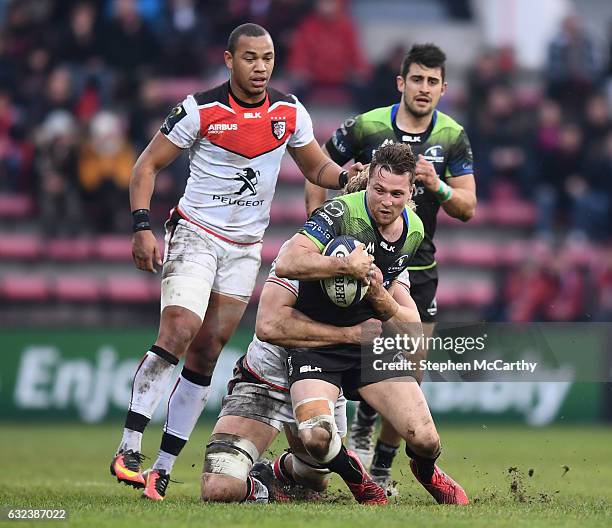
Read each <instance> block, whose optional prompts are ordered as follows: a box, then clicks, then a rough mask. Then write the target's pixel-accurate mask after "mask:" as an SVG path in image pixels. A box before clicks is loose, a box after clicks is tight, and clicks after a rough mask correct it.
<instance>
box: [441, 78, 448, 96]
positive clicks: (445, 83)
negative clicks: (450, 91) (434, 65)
mask: <svg viewBox="0 0 612 528" xmlns="http://www.w3.org/2000/svg"><path fill="white" fill-rule="evenodd" d="M447 87H448V83H447V82H446V81H444V82H443V83H442V91H441V92H440V97H442V96H443V95H444V94H445V93H446V88H447Z"/></svg>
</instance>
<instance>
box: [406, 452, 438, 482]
mask: <svg viewBox="0 0 612 528" xmlns="http://www.w3.org/2000/svg"><path fill="white" fill-rule="evenodd" d="M406 454H407V455H408V456H409V457H410V458H411V459H412V460H414V462H415V464H416V467H417V472H418V474H419V479H420V480H421V481H422V482H424V483H425V484H429V483H430V482H431V477H432V476H433V474H434V466H435V464H436V460H437V459H438V456H440V455H439V454H438V456H436V457H435V458H425V457H422V456H419V455H417V454H415V453H413V452H412V450H411V449H410V448H409V447H408V445H406Z"/></svg>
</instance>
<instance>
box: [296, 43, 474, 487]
mask: <svg viewBox="0 0 612 528" xmlns="http://www.w3.org/2000/svg"><path fill="white" fill-rule="evenodd" d="M445 60H446V56H445V54H444V52H442V50H440V49H439V48H438V47H437V46H435V45H434V44H420V45H415V46H413V47H412V49H411V50H410V51H409V52H408V54H407V55H406V57H405V58H404V60H403V62H402V66H401V71H400V75H398V76H397V89H398V91H399V92H400V93H401V94H402V96H401V100H400V102H399V103H396V104H394V105H392V106H388V107H384V108H376V109H373V110H371V111H369V112H366V113H364V114H361V115H358V116H356V117H354V118H350V119H347V120H346V121H345V122H344V123H343V125H342V126H341V127H340V128H339V129H338V130H336V132H335V133H334V134H333V136H332V137H331V138H330V139H329V141H327V143H326V144H325V149H326V150H327V152H328V154H329V156H330V157H331V158H332V159H333V160H334V161H336V162H337V163H338V164H340V165H342V164H344V163H346V162H348V161H349V160H351V159H354V160H355V161H361V162H362V163H368V162H369V161H370V160H371V158H372V152H373V151H374V150H376V149H377V148H378V147H379V146H380V145H384V144H387V143H390V142H401V143H408V144H409V145H410V146H411V147H412V150H413V152H414V153H415V154H416V155H417V156H418V161H417V168H416V174H417V184H416V191H415V193H414V196H413V199H414V201H415V203H416V204H417V210H416V211H417V214H418V215H419V217H420V218H421V220H422V221H423V225H424V227H425V240H424V241H423V243H422V244H421V246H420V247H419V250H418V251H417V253H416V255H415V257H414V258H413V259H412V261H411V262H410V265H409V267H408V269H409V270H410V283H411V289H410V294H411V296H412V298H413V299H414V301H415V303H416V305H417V307H418V309H419V314H420V315H421V320H422V321H423V322H425V323H433V322H434V321H435V320H436V314H437V304H436V289H437V285H438V272H437V268H436V260H435V250H436V248H435V245H434V241H433V239H434V234H435V231H436V217H437V214H438V210H439V209H440V207H442V208H443V209H444V211H445V212H446V213H447V214H449V215H450V216H453V217H455V218H459V219H461V220H463V221H468V220H469V219H470V218H472V216H474V212H475V208H476V184H475V180H474V174H473V166H472V150H471V148H470V143H469V140H468V138H467V135H466V133H465V130H464V129H463V127H461V126H460V125H459V124H458V123H457V122H456V121H454V120H453V119H452V118H451V117H449V116H448V115H446V114H444V113H442V112H440V111H439V110H436V106H437V104H438V102H439V100H440V98H441V97H442V96H443V95H444V92H445V91H446V86H447V83H446V81H445ZM306 197H307V208H308V209H309V211H310V210H312V209H314V208H315V207H317V206H318V205H319V204H320V203H322V201H323V200H325V190H324V189H321V188H320V187H316V186H314V185H309V184H308V183H307V189H306ZM425 331H426V332H427V333H430V332H431V331H432V327H431V325H427V327H426V328H425ZM375 422H376V413H375V411H374V410H373V409H372V408H371V407H369V406H368V405H367V404H363V403H361V404H360V405H359V407H358V410H357V413H356V418H355V420H354V422H353V425H352V427H351V432H350V435H349V446H350V447H351V448H353V449H354V450H355V451H356V452H357V453H358V454H359V455H360V457H361V459H362V462H363V463H364V464H365V465H366V466H368V465H369V464H370V462H372V457H373V455H374V462H373V465H372V476H373V477H374V478H375V479H376V480H377V481H378V482H379V483H381V484H383V485H385V484H387V483H389V482H390V481H391V478H390V477H391V464H392V461H393V457H394V456H395V453H396V452H397V447H398V445H399V442H400V438H399V436H398V435H396V434H395V433H394V431H392V429H391V428H390V427H388V426H387V425H386V424H385V423H384V421H383V426H382V429H381V434H380V437H379V441H378V442H377V445H376V450H375V451H374V450H373V449H372V436H373V432H374V425H375Z"/></svg>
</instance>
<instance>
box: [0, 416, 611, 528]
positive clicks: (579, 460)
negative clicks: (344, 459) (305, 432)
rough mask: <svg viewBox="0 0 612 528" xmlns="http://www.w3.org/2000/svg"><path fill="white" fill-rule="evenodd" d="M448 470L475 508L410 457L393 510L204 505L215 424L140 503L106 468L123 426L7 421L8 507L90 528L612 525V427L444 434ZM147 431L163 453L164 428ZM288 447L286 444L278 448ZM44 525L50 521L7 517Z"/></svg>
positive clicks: (150, 449) (349, 505)
mask: <svg viewBox="0 0 612 528" xmlns="http://www.w3.org/2000/svg"><path fill="white" fill-rule="evenodd" d="M439 429H440V434H441V437H442V441H443V445H444V451H443V456H442V458H441V461H440V465H441V466H442V468H443V469H444V470H445V471H447V472H448V473H449V474H450V475H452V476H453V477H454V478H455V479H456V480H458V481H459V482H461V484H462V485H463V486H464V488H465V489H466V491H467V493H468V495H469V497H470V499H471V501H472V504H471V505H469V506H467V507H463V508H459V507H449V506H445V507H440V506H438V505H437V504H435V503H434V501H433V499H431V497H430V496H429V495H428V494H427V493H426V492H425V490H423V488H421V486H420V485H419V484H418V483H417V482H416V481H415V480H414V478H413V477H412V474H411V473H410V469H409V468H408V464H407V463H406V457H405V456H404V455H400V456H398V463H397V464H396V466H395V468H394V471H395V473H394V476H395V478H396V479H397V480H398V482H399V489H400V493H401V496H400V497H399V498H397V499H396V500H392V502H391V503H390V505H389V506H387V507H363V506H359V505H358V504H356V503H354V502H353V500H352V497H351V496H350V495H349V493H348V491H347V490H346V489H345V488H344V485H343V483H342V482H341V481H340V480H339V479H337V477H334V480H333V481H332V486H331V489H332V492H331V494H330V497H329V500H327V501H325V502H321V503H291V504H270V505H255V504H229V505H228V504H215V505H210V504H206V505H204V504H201V503H200V502H199V500H198V496H199V475H200V470H201V466H202V457H203V449H204V447H203V446H204V443H205V442H206V440H207V438H208V435H209V433H210V429H209V426H208V427H207V426H201V427H199V429H198V431H197V432H196V433H194V435H193V437H192V440H191V441H190V443H189V444H188V445H187V447H186V448H185V450H184V451H183V454H182V455H181V457H180V458H179V461H178V462H177V465H176V467H175V470H174V472H173V475H172V476H173V478H174V479H176V480H180V481H183V484H173V483H171V484H170V486H169V488H168V496H167V499H166V500H165V501H164V502H163V503H151V502H149V501H143V500H141V499H139V492H137V491H135V490H133V489H132V488H128V487H126V486H123V485H119V484H117V483H116V480H114V479H113V478H112V477H111V476H110V474H109V471H108V465H109V462H110V459H111V456H112V454H113V452H114V449H115V447H116V445H117V443H118V441H119V436H120V433H121V425H120V424H115V425H96V426H85V425H66V424H45V425H19V424H0V453H2V455H1V457H0V505H1V506H2V507H5V508H6V507H14V508H46V509H58V508H65V509H67V510H68V520H67V521H54V522H52V521H45V523H47V525H48V523H49V522H52V524H55V523H58V524H59V525H60V526H62V525H70V526H83V527H105V526H108V527H123V526H126V527H130V528H137V527H140V526H142V527H145V526H146V527H151V526H159V527H163V528H170V527H175V526H176V527H182V526H199V527H208V526H211V527H226V526H248V527H254V526H257V527H260V528H276V527H279V528H287V527H294V526H305V527H306V526H307V527H319V526H321V527H330V528H331V527H333V528H343V527H351V528H353V527H355V528H357V527H367V528H374V527H377V528H389V527H392V526H401V527H416V526H427V527H428V528H431V527H437V526H445V527H446V526H450V527H461V526H465V527H468V526H469V527H487V528H490V527H491V526H493V527H495V528H499V527H503V526H508V527H510V526H512V527H517V526H529V527H532V526H535V527H540V526H555V527H563V526H580V527H581V528H584V527H590V526H601V527H604V526H605V527H609V526H612V460H611V455H612V430H611V429H610V428H595V427H580V428H578V427H555V428H546V429H529V428H526V427H502V426H495V427H484V426H473V427H467V426H462V427H450V426H441V427H440V428H439ZM147 433H148V434H147V435H145V442H144V445H143V451H144V452H145V454H148V455H150V456H154V455H155V453H156V452H157V447H158V442H159V439H160V431H159V426H151V427H150V428H149V430H148V431H147ZM283 447H284V444H283V443H282V442H281V441H278V442H277V443H276V444H275V446H274V447H273V451H274V452H279V451H281V450H282V448H283ZM0 525H6V526H9V525H17V526H35V525H40V521H34V522H28V521H0Z"/></svg>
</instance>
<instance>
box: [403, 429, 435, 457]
mask: <svg viewBox="0 0 612 528" xmlns="http://www.w3.org/2000/svg"><path fill="white" fill-rule="evenodd" d="M440 449H441V446H440V437H439V436H438V433H437V431H436V430H435V428H433V427H432V428H423V429H422V430H418V429H417V430H416V431H415V432H414V435H411V436H410V437H409V438H406V452H409V451H411V452H412V453H414V454H415V455H417V456H419V457H423V458H437V457H438V456H439V455H440Z"/></svg>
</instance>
